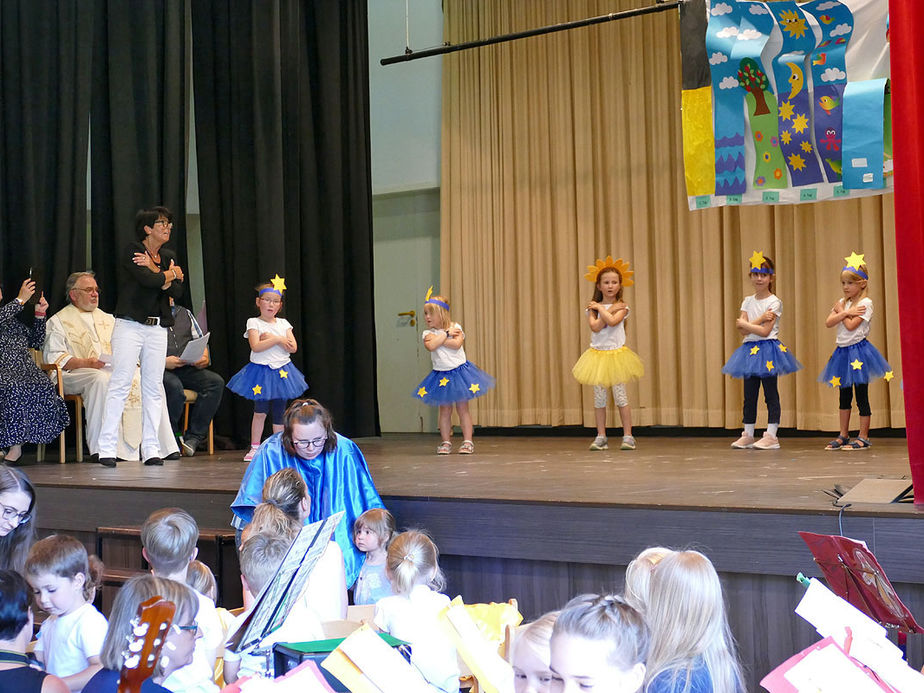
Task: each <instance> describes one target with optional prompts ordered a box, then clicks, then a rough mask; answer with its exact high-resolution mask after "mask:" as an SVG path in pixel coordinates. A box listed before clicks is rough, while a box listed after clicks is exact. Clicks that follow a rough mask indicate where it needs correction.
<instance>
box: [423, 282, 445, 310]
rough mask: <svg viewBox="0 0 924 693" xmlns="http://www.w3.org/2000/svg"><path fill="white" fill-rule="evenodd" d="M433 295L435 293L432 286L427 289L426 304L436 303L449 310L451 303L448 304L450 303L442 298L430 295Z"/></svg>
mask: <svg viewBox="0 0 924 693" xmlns="http://www.w3.org/2000/svg"><path fill="white" fill-rule="evenodd" d="M432 295H433V287H432V286H431V287H430V288H429V289H427V295H426V296H425V297H424V303H425V304H426V303H432V304H433V305H435V306H439V307H440V308H443V309H445V310H449V304H448V303H446V302H445V301H441V300H439V299H438V298H430V296H432Z"/></svg>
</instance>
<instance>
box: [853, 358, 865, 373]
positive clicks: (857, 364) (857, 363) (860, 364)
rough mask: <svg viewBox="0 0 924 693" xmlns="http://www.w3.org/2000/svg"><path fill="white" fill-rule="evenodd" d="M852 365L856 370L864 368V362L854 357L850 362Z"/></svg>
mask: <svg viewBox="0 0 924 693" xmlns="http://www.w3.org/2000/svg"><path fill="white" fill-rule="evenodd" d="M850 366H851V367H852V368H853V369H854V370H855V371H858V370H860V369H861V368H863V362H862V361H861V360H860V359H854V360H853V361H851V362H850Z"/></svg>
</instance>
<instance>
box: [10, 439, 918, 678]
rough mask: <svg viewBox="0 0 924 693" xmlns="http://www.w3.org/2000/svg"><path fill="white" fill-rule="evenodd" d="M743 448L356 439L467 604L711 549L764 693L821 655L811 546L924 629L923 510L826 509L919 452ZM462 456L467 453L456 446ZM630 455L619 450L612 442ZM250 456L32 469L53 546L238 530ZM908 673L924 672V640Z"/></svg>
mask: <svg viewBox="0 0 924 693" xmlns="http://www.w3.org/2000/svg"><path fill="white" fill-rule="evenodd" d="M736 435H737V434H730V435H729V436H727V437H676V436H670V437H667V436H665V437H651V436H639V437H638V449H637V450H634V451H620V450H618V449H610V450H608V451H603V452H591V451H589V450H588V449H587V446H588V444H589V442H590V437H587V436H585V437H571V436H561V437H558V436H520V435H517V436H493V435H492V436H481V437H477V436H476V440H475V445H476V454H474V455H470V456H465V455H458V454H452V455H448V456H442V457H439V456H437V455H435V454H434V452H435V450H436V446H437V444H438V442H439V439H438V437H437V436H435V435H385V436H383V437H381V438H367V439H358V440H357V441H356V442H357V443H358V444H359V445H360V447H361V449H362V450H363V452H364V454H365V455H366V459H367V461H368V463H369V467H370V469H371V471H372V475H373V477H374V479H375V482H376V486H377V488H378V490H379V493H380V494H381V496H382V498H383V500H384V501H385V503H386V505H387V506H388V508H389V509H390V510H391V511H392V512H393V513H394V515H395V516H396V518H397V520H398V523H399V525H400V526H401V527H423V528H426V529H428V530H429V531H430V532H431V533H432V535H433V537H434V539H435V540H436V542H437V545H438V546H439V547H440V550H441V552H442V554H443V557H442V564H443V567H444V569H445V571H446V573H447V577H448V578H449V587H448V589H447V592H449V593H450V594H451V595H455V594H462V595H463V597H464V598H465V599H466V600H467V601H490V600H495V601H497V600H505V599H508V598H509V597H517V598H518V599H519V601H520V606H521V611H522V612H523V613H524V615H526V616H527V617H528V618H534V617H535V616H537V615H539V614H540V613H542V612H543V611H545V610H549V609H552V608H556V607H558V606H561V605H562V604H563V603H564V602H565V601H566V600H567V599H568V598H569V597H571V596H573V595H574V594H576V593H579V592H582V591H600V590H606V589H611V590H619V589H621V587H622V579H623V570H624V566H625V565H626V564H627V563H628V561H629V560H631V558H632V557H633V556H634V555H635V554H636V553H638V551H640V550H641V549H643V548H645V547H646V546H650V545H654V544H662V545H666V546H671V547H675V548H686V547H693V548H697V549H699V550H702V551H703V552H704V553H706V554H707V555H708V556H709V557H710V558H711V559H712V560H713V562H714V563H715V565H716V568H717V569H718V570H719V571H720V572H721V573H722V576H723V580H724V583H725V586H726V593H727V600H728V605H729V612H730V621H731V623H732V626H733V630H734V631H735V634H736V637H737V638H738V642H739V647H740V649H741V654H742V660H743V661H744V663H745V665H746V667H747V669H748V672H749V690H756V682H757V681H759V679H760V677H762V676H763V675H764V674H766V673H767V671H769V670H770V669H771V668H772V666H774V665H775V664H777V663H779V662H781V661H783V659H785V658H786V657H788V656H789V655H791V654H793V653H794V652H795V651H797V650H798V649H801V648H802V647H805V646H807V645H808V644H810V643H811V642H813V641H814V639H815V636H814V631H813V630H812V629H811V627H809V626H808V625H807V624H805V623H804V622H802V621H801V619H799V618H798V617H796V616H794V615H793V614H792V609H793V607H794V606H795V604H796V602H797V601H798V599H799V596H800V593H801V591H802V588H801V586H799V585H798V584H797V583H796V581H795V580H794V579H793V576H795V574H796V573H798V572H800V571H801V572H804V573H806V574H808V575H820V572H819V571H817V570H815V569H814V566H813V562H812V557H811V554H810V553H809V551H808V549H807V548H806V547H805V545H804V544H803V543H802V540H801V539H800V538H799V537H798V535H797V534H796V532H797V531H798V530H807V531H812V532H818V533H825V534H836V533H838V531H839V522H840V523H841V524H842V526H843V533H844V534H846V535H847V536H850V537H853V538H856V539H862V540H865V541H866V542H867V543H868V545H869V547H870V549H871V550H872V551H873V552H874V553H875V554H876V555H877V556H878V558H879V560H880V562H881V564H882V565H883V567H884V569H885V570H886V572H887V573H888V575H889V576H890V578H891V580H892V582H893V584H895V585H896V589H897V590H898V593H899V595H900V596H901V597H902V599H903V600H904V601H905V603H906V604H907V606H908V607H909V608H910V609H911V611H912V613H914V614H915V615H916V616H917V617H918V619H919V620H924V552H922V551H921V550H920V547H921V546H922V545H924V523H922V522H921V521H920V520H921V519H922V516H924V511H922V510H918V509H916V508H915V506H913V505H911V504H854V505H853V506H851V507H850V508H848V509H846V510H844V511H843V513H842V515H841V516H840V517H839V508H836V507H834V506H833V505H832V500H833V499H832V498H831V497H830V496H828V495H826V494H825V493H824V490H825V489H833V488H834V486H835V484H838V485H840V486H842V487H844V488H845V489H849V488H851V487H852V486H854V485H855V484H856V483H857V482H858V481H860V480H862V479H865V478H878V477H885V478H901V477H904V476H908V474H909V470H908V460H907V451H906V447H905V440H904V439H903V438H876V437H874V438H873V447H872V448H870V449H868V450H856V451H825V450H823V448H824V445H825V443H826V442H827V440H829V439H830V436H828V437H825V438H805V437H796V438H786V437H782V438H781V444H782V446H783V447H782V449H780V450H733V449H731V448H730V447H729V444H730V443H731V441H732V440H733V439H734V438H735V437H736ZM455 442H456V445H458V442H459V441H458V440H456V441H455ZM611 442H612V443H613V444H614V447H618V443H619V439H618V438H612V439H611ZM242 454H243V453H242V452H234V453H228V452H226V453H223V454H221V455H218V454H216V455H215V456H212V457H209V456H207V455H205V456H203V455H201V454H200V455H199V456H197V457H195V458H191V459H190V458H184V459H182V460H177V461H168V462H167V463H166V465H165V466H164V467H144V466H143V465H141V464H140V463H137V462H134V463H130V462H126V463H119V466H118V467H117V468H116V469H107V468H104V467H102V466H100V465H97V464H87V463H84V464H76V463H69V464H67V465H60V464H57V463H48V462H46V463H44V464H42V465H32V466H28V467H25V470H26V471H27V472H28V474H29V475H30V477H31V478H32V480H33V482H34V483H35V485H36V487H37V488H38V494H39V502H40V505H39V510H40V514H39V523H40V528H41V531H42V533H47V532H48V531H50V530H57V531H69V532H71V533H75V534H78V536H81V538H83V539H84V540H86V541H87V542H88V543H89V542H91V541H92V540H93V538H94V536H95V533H96V529H97V528H98V527H103V526H116V525H138V524H140V523H141V522H142V521H143V520H144V518H145V517H146V516H147V514H148V513H149V512H150V511H152V510H154V509H156V508H160V507H164V506H173V505H176V506H180V507H184V508H186V509H187V510H189V511H190V512H191V513H192V514H193V515H194V516H195V517H196V518H197V520H198V522H199V523H200V526H201V527H203V528H215V529H228V522H229V521H230V516H231V515H230V511H229V509H228V506H229V505H230V503H231V500H232V499H233V498H234V495H235V493H236V492H237V487H238V483H239V481H240V478H241V475H242V474H243V471H244V469H245V468H246V464H245V463H244V462H243V461H242V459H241V457H242ZM909 640H910V643H909V656H910V658H911V662H912V664H915V663H916V665H917V666H918V667H920V666H921V660H922V648H921V642H919V640H920V638H917V637H913V638H910V639H909Z"/></svg>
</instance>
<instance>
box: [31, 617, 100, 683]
mask: <svg viewBox="0 0 924 693" xmlns="http://www.w3.org/2000/svg"><path fill="white" fill-rule="evenodd" d="M108 629H109V624H108V623H107V622H106V617H105V616H103V615H102V614H101V613H100V612H99V611H97V610H96V607H95V606H93V605H92V604H84V605H83V606H81V607H79V608H78V609H76V610H75V611H72V612H71V613H69V614H65V615H63V616H49V617H48V618H47V619H45V621H44V622H43V623H42V629H41V630H40V631H39V635H38V641H37V642H36V644H35V651H36V652H37V653H41V656H42V661H43V662H44V663H45V670H46V671H47V672H48V673H49V674H54V675H55V676H71V675H73V674H76V673H78V672H80V671H83V670H84V669H86V668H87V667H88V666H90V662H89V658H90V657H98V656H99V653H100V652H101V651H102V649H103V641H104V640H105V639H106V631H107V630H108Z"/></svg>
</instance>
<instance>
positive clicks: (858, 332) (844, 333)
mask: <svg viewBox="0 0 924 693" xmlns="http://www.w3.org/2000/svg"><path fill="white" fill-rule="evenodd" d="M852 305H853V301H847V303H845V304H844V310H848V309H849V308H850V307H851V306H852ZM857 305H858V306H866V310H865V311H863V315H861V316H860V317H861V318H863V319H862V320H861V321H860V324H859V325H857V329H855V330H848V329H847V325H845V324H844V321H843V320H841V321H840V322H839V323H837V345H838V346H839V347H842V346H850V345H851V344H856V343H857V342H862V341H863V340H864V339H866V336H867V335H868V334H869V321H870V320H872V318H873V301H872V299H871V298H869V297H868V296H867V297H866V298H861V299H860V300H859V301H857Z"/></svg>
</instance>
